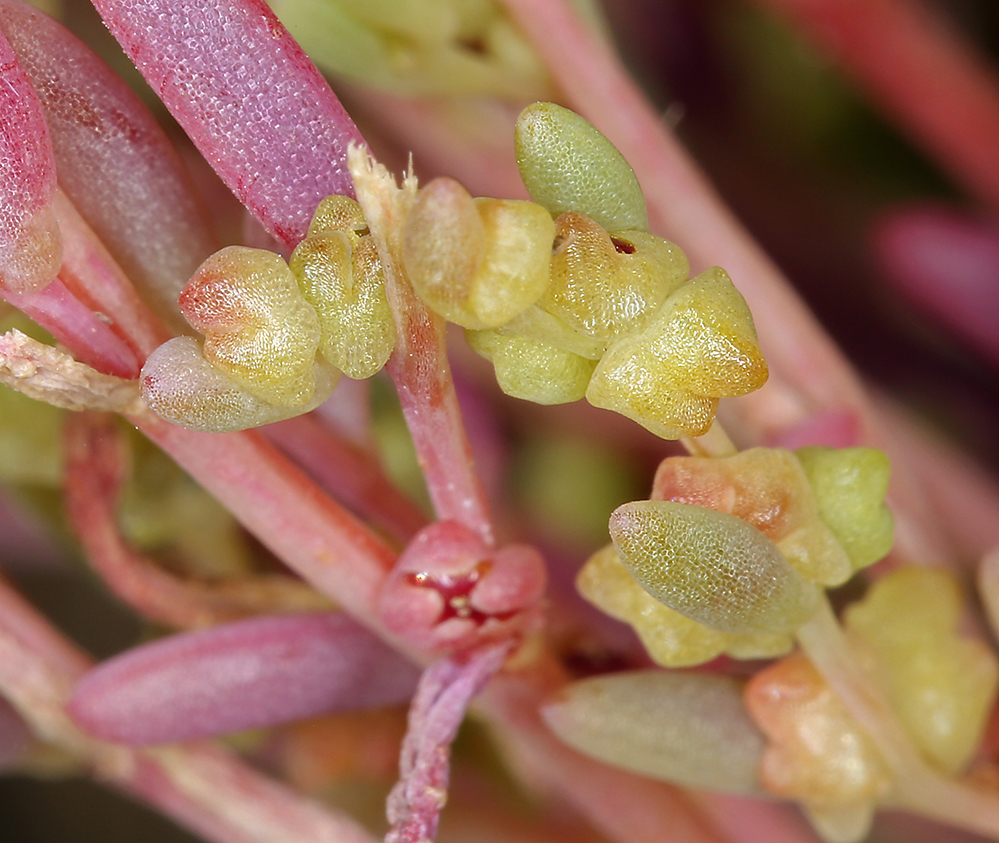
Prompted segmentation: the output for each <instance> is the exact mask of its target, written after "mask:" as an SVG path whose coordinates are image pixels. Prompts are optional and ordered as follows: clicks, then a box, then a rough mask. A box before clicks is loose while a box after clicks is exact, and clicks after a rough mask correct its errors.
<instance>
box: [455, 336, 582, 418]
mask: <svg viewBox="0 0 999 843" xmlns="http://www.w3.org/2000/svg"><path fill="white" fill-rule="evenodd" d="M465 337H466V339H467V340H468V344H469V345H470V346H471V347H472V349H473V350H474V351H475V352H477V353H478V354H481V355H482V356H483V357H485V358H486V359H487V360H489V361H490V362H491V363H492V364H493V367H494V368H495V370H496V382H497V383H498V384H499V388H500V389H502V390H503V391H504V392H505V393H506V394H507V395H511V396H513V397H514V398H521V399H523V400H525V401H533V402H534V403H535V404H567V403H569V402H571V401H579V400H580V399H581V398H582V397H583V396H584V395H585V394H586V386H587V384H589V382H590V376H591V375H592V374H593V369H594V367H595V366H596V361H594V360H588V359H587V358H585V357H580V356H579V355H578V354H573V353H572V352H571V351H565V350H563V349H561V348H556V347H555V346H554V345H548V344H547V343H544V342H541V341H540V340H535V339H530V338H528V337H521V336H507V335H504V334H500V333H497V332H496V331H467V332H466V333H465Z"/></svg>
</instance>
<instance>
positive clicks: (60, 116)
mask: <svg viewBox="0 0 999 843" xmlns="http://www.w3.org/2000/svg"><path fill="white" fill-rule="evenodd" d="M0 29H2V30H3V32H4V33H5V34H6V36H7V38H8V40H9V41H10V45H11V47H12V48H13V50H14V52H15V53H16V54H17V58H18V60H19V62H20V64H21V67H22V68H23V69H24V72H25V73H26V74H27V76H28V79H29V80H30V81H31V84H32V85H33V86H34V89H35V90H36V91H37V92H38V96H39V99H40V100H41V105H42V109H43V111H44V114H45V120H46V123H47V124H48V128H49V132H50V134H51V137H52V146H53V148H54V150H55V157H56V160H57V161H58V165H59V185H60V186H61V187H62V189H63V190H64V191H65V192H66V194H67V195H68V196H69V197H70V199H72V201H73V204H74V205H75V206H76V208H77V209H78V210H79V211H80V213H81V214H82V215H83V217H84V218H85V219H86V220H87V222H88V223H89V224H90V226H91V227H92V228H93V229H94V231H95V232H96V233H97V234H98V236H99V237H100V238H101V240H102V241H103V242H104V245H105V246H107V247H108V249H109V251H110V252H111V253H112V254H113V255H114V257H115V259H116V260H117V261H118V263H119V264H120V265H121V267H122V269H124V270H125V272H126V274H127V275H128V276H129V277H130V278H131V279H132V281H133V282H135V283H136V284H137V285H138V287H139V289H140V290H142V291H143V292H144V293H145V294H146V295H147V297H148V298H149V300H150V302H151V303H153V304H154V305H155V306H156V307H157V309H158V310H160V312H162V313H169V314H173V315H174V322H175V324H176V325H178V326H183V325H184V322H183V320H182V319H181V318H180V315H179V313H177V297H178V295H179V294H180V291H181V289H182V288H183V286H184V284H185V283H186V282H187V279H188V278H190V277H191V275H192V274H193V273H194V270H195V269H196V268H197V267H198V265H199V264H200V263H201V261H203V260H204V259H205V258H206V257H208V255H210V254H211V253H212V252H214V251H215V250H216V249H217V248H218V244H217V243H216V242H215V240H214V238H213V236H212V234H211V225H210V223H209V221H208V219H207V216H206V214H205V212H204V210H203V208H202V207H201V205H200V203H199V202H198V200H197V199H196V198H195V194H194V191H193V189H192V186H191V184H190V178H189V177H188V176H187V174H186V171H185V170H184V168H183V165H182V164H181V161H180V158H179V156H178V155H177V153H176V152H175V151H174V149H173V147H172V146H171V145H170V142H169V141H168V139H167V137H166V134H165V133H164V132H163V130H162V129H161V128H160V126H159V124H158V123H157V122H156V120H155V119H154V118H153V116H152V114H150V113H149V110H148V109H147V108H146V107H145V105H143V103H142V101H141V100H140V99H139V98H138V97H137V96H136V95H135V94H134V93H133V92H132V91H131V89H130V88H129V87H128V86H127V85H126V84H125V83H124V82H123V81H122V80H121V79H120V78H118V76H116V75H115V74H114V73H113V72H112V71H111V69H110V68H109V67H108V66H107V65H106V64H105V63H104V62H103V61H102V60H101V59H99V58H98V57H97V56H96V55H95V54H94V53H93V52H92V51H91V50H90V48H88V47H87V46H86V45H84V44H83V43H82V42H81V41H80V40H79V39H77V38H76V36H74V35H72V34H71V33H70V32H69V31H68V30H67V29H65V28H64V27H63V26H62V25H61V24H59V23H56V21H54V20H52V19H51V18H50V17H48V16H47V15H45V14H43V13H42V12H39V11H38V10H37V9H33V8H32V7H31V6H28V5H27V4H26V3H23V2H21V0H0Z"/></svg>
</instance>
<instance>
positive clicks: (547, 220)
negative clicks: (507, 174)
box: [402, 179, 555, 330]
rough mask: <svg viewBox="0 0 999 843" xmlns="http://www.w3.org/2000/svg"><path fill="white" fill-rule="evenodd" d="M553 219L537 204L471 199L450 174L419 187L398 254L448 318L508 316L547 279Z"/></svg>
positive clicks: (487, 321)
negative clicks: (421, 188)
mask: <svg viewBox="0 0 999 843" xmlns="http://www.w3.org/2000/svg"><path fill="white" fill-rule="evenodd" d="M554 238H555V224H554V223H553V222H552V219H551V217H550V216H549V214H548V213H547V212H546V211H545V209H544V208H542V207H541V206H540V205H535V204H534V203H533V202H523V201H518V200H512V199H485V198H480V199H472V197H471V196H470V195H469V194H468V192H467V191H466V190H465V189H464V188H463V187H462V186H461V185H459V184H458V183H457V182H456V181H454V180H453V179H435V180H434V181H432V182H430V183H429V184H428V185H427V186H426V187H425V188H423V190H421V191H420V193H419V195H418V197H417V199H416V202H415V204H414V206H413V210H412V211H411V212H410V214H409V218H408V220H407V222H406V233H405V236H404V238H403V247H402V256H403V262H404V264H405V267H406V272H407V274H408V275H409V278H410V281H411V282H412V284H413V287H414V289H415V290H416V292H417V294H418V295H419V296H420V298H421V299H422V300H423V301H424V302H425V303H426V304H427V305H428V306H429V307H431V308H432V309H433V310H434V311H436V312H437V313H439V314H440V315H441V316H443V317H444V318H445V319H447V320H448V321H449V322H454V323H456V324H458V325H461V326H462V327H464V328H472V329H475V330H481V329H484V328H495V327H497V326H499V325H502V324H503V323H504V322H509V321H510V320H511V319H513V318H514V317H515V316H517V315H518V314H519V313H522V312H523V311H524V310H526V309H527V308H528V307H530V306H531V305H532V304H534V303H535V302H536V301H537V300H538V298H540V296H541V294H542V293H543V292H544V290H545V287H546V286H547V284H548V268H549V264H550V261H551V246H552V241H553V240H554Z"/></svg>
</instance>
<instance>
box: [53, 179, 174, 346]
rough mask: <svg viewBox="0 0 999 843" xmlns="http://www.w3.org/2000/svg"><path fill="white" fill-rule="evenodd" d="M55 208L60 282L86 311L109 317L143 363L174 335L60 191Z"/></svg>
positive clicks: (114, 327)
mask: <svg viewBox="0 0 999 843" xmlns="http://www.w3.org/2000/svg"><path fill="white" fill-rule="evenodd" d="M53 207H54V209H55V214H56V219H57V220H58V221H59V230H60V232H61V233H62V243H63V260H62V269H61V270H60V271H59V278H60V280H61V281H62V282H63V283H64V284H65V285H66V288H67V289H68V290H69V291H70V292H71V293H72V294H73V295H75V296H76V297H77V298H78V299H79V300H80V302H81V303H82V304H83V305H84V306H86V307H87V308H89V309H90V310H92V311H94V312H95V313H98V314H101V315H102V316H104V317H106V318H107V320H109V321H110V325H111V328H112V330H114V332H115V333H116V334H118V335H119V336H120V337H121V338H122V339H123V340H124V341H125V342H127V343H128V344H129V346H130V347H131V348H132V350H133V351H134V352H135V353H136V355H137V356H138V358H139V359H140V360H145V359H146V356H147V355H148V354H149V353H150V352H151V351H152V350H153V349H154V348H156V347H157V346H158V345H160V344H161V343H163V342H166V341H167V340H168V339H169V338H170V337H171V333H170V332H169V331H167V329H166V327H165V326H164V325H163V323H162V322H161V321H160V319H159V317H158V316H157V315H156V314H155V313H153V312H152V310H150V309H149V307H148V305H147V304H146V303H145V302H144V301H143V300H142V299H140V298H139V295H138V293H136V291H135V288H134V287H133V286H132V283H131V281H130V280H129V279H128V278H127V277H126V276H125V274H124V273H123V272H122V271H121V269H120V268H119V267H118V264H117V263H115V261H114V258H112V257H111V255H110V254H109V253H108V250H107V249H106V248H105V247H104V244H103V243H102V242H101V241H100V240H99V239H98V237H97V235H96V234H94V232H93V231H92V230H91V228H90V226H89V225H87V223H86V222H85V221H84V220H83V218H82V217H81V216H80V214H79V213H78V212H77V210H76V208H75V207H73V204H72V203H71V202H70V201H69V199H68V198H67V197H66V195H65V194H64V193H63V192H62V191H61V190H60V191H58V192H57V193H56V198H55V202H54V203H53Z"/></svg>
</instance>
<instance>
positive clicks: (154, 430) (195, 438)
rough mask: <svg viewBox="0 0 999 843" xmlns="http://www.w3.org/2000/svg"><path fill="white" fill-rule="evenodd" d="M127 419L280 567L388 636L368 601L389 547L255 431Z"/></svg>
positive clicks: (391, 558)
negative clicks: (201, 428)
mask: <svg viewBox="0 0 999 843" xmlns="http://www.w3.org/2000/svg"><path fill="white" fill-rule="evenodd" d="M130 420H131V421H132V422H133V423H134V424H135V425H136V426H137V427H138V428H139V429H140V430H141V431H142V432H143V433H144V434H145V435H146V436H148V437H149V438H150V439H151V440H152V441H153V442H155V443H156V444H157V445H159V447H160V448H162V449H163V450H164V451H166V453H168V454H169V455H170V456H171V457H173V459H174V460H175V461H176V462H177V464H178V465H180V467H181V468H183V469H184V470H185V471H187V472H188V473H189V474H190V475H191V476H192V477H194V479H195V480H197V481H198V483H200V484H201V486H202V487H204V489H205V490H206V491H208V492H209V493H210V494H212V495H213V496H214V497H215V498H217V499H218V500H219V501H220V502H221V503H222V504H223V506H225V507H226V508H227V509H228V510H229V511H230V512H231V513H232V514H233V515H234V516H235V517H236V518H237V519H238V520H239V521H240V522H241V523H242V524H243V525H244V526H245V527H246V528H247V529H248V530H249V531H250V532H251V533H253V534H254V535H255V536H257V538H258V539H260V541H262V542H263V543H264V544H265V545H266V546H267V547H268V548H270V550H271V551H272V552H273V553H274V554H275V555H277V556H278V558H279V559H281V560H282V561H283V562H284V563H285V564H286V565H288V566H289V567H290V568H292V569H293V570H295V571H296V572H298V573H299V574H300V575H301V576H302V577H304V578H305V579H306V580H307V581H308V582H310V583H311V584H312V585H313V586H315V587H316V588H317V589H318V590H319V591H321V592H322V593H323V594H326V595H328V596H329V597H331V598H332V599H333V600H334V601H335V602H336V603H337V604H339V605H340V606H342V607H343V609H344V610H345V611H347V612H349V613H350V614H351V615H352V616H353V617H355V618H356V619H357V620H359V621H360V622H361V623H363V624H365V625H366V626H368V627H369V628H371V629H372V630H373V631H374V632H376V633H377V634H379V635H382V636H383V637H385V638H390V637H391V636H389V635H388V634H387V633H386V632H385V630H384V629H382V628H381V626H380V624H379V623H378V622H377V620H376V617H377V614H376V611H375V606H376V601H377V597H378V594H379V592H380V590H381V587H382V584H383V582H384V580H385V577H386V575H387V573H388V572H389V571H390V570H391V568H392V566H393V564H394V562H395V554H394V553H393V551H392V549H391V548H390V547H389V546H388V545H387V544H385V542H384V541H382V539H380V538H379V537H378V536H377V535H376V534H375V533H374V531H373V530H371V529H370V528H369V527H367V526H366V525H365V524H363V523H361V522H360V521H358V520H357V519H356V518H354V516H352V515H350V514H349V513H348V512H346V511H345V510H344V509H342V508H341V507H340V506H339V505H337V504H336V503H335V502H334V501H333V500H331V499H330V498H329V497H327V496H326V495H325V494H324V493H323V492H322V491H321V490H320V489H319V487H318V486H316V485H315V484H314V483H313V482H312V481H311V480H309V479H308V477H306V476H305V474H303V473H302V472H301V470H300V469H298V468H296V467H295V466H294V465H292V463H291V462H289V461H288V460H287V459H286V458H285V457H283V456H282V455H281V454H280V453H279V452H278V451H277V449H276V448H275V447H274V446H273V445H270V444H269V443H268V442H267V441H266V440H265V439H264V438H263V437H262V436H261V435H260V434H259V433H251V432H244V433H224V434H220V433H200V432H196V431H192V430H186V429H184V428H182V427H175V426H174V425H171V424H169V423H167V422H165V421H163V420H162V419H160V418H158V417H156V416H154V415H153V414H152V413H144V414H142V415H140V416H135V417H132V418H131V419H130ZM395 643H396V644H399V643H400V642H395Z"/></svg>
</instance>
